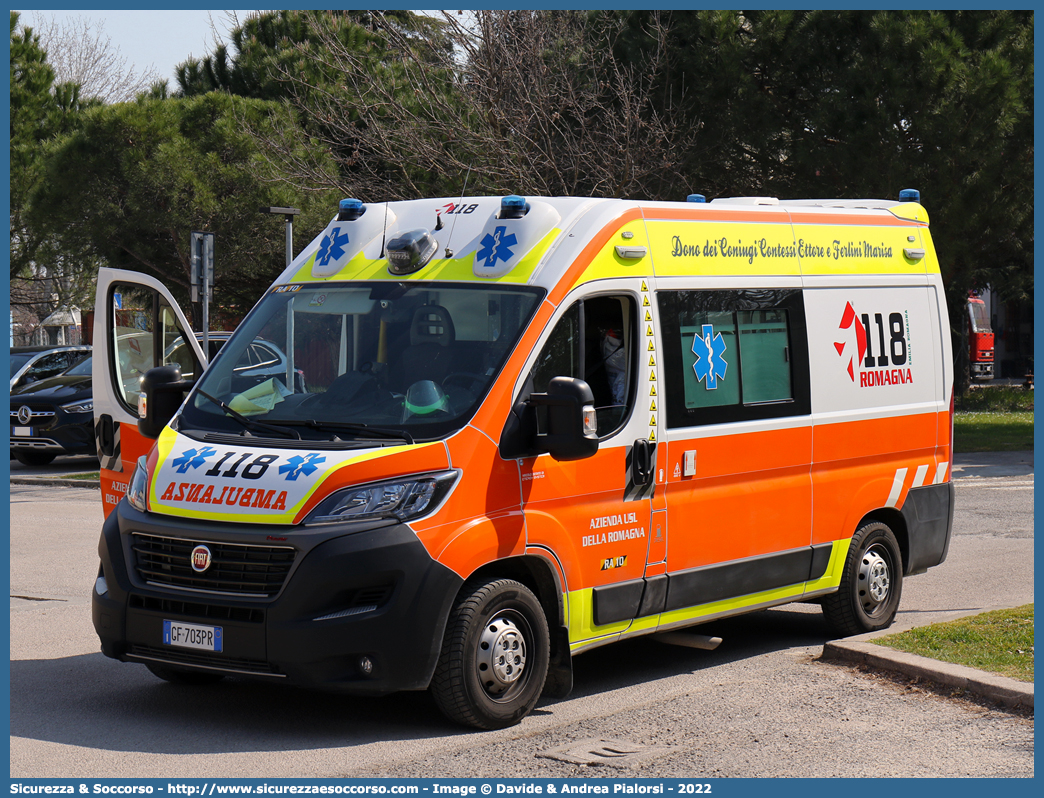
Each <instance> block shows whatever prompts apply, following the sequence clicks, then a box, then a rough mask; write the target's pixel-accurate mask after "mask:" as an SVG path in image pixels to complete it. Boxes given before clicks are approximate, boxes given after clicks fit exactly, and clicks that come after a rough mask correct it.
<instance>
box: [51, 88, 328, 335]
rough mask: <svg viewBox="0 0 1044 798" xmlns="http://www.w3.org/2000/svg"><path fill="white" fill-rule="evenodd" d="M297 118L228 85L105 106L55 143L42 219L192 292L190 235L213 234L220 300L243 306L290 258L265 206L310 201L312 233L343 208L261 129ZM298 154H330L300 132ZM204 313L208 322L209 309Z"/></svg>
mask: <svg viewBox="0 0 1044 798" xmlns="http://www.w3.org/2000/svg"><path fill="white" fill-rule="evenodd" d="M294 127H295V124H294V119H293V117H292V115H291V114H290V113H288V112H287V111H286V110H285V109H284V108H282V107H280V106H279V105H277V104H274V103H266V102H263V101H258V100H248V99H244V98H237V97H231V96H228V95H224V94H219V93H211V94H206V95H203V96H201V97H193V98H187V99H167V100H156V99H149V98H146V97H141V98H139V99H138V100H137V101H135V102H133V103H126V104H118V105H111V106H104V107H100V108H95V109H93V110H91V111H90V112H89V113H86V114H84V115H83V119H82V121H81V124H80V125H79V126H78V127H77V129H76V130H75V131H73V132H72V133H70V134H69V135H68V136H66V137H64V138H63V139H61V140H59V141H58V142H56V143H55V144H54V145H53V146H52V147H51V148H50V150H49V152H48V159H47V171H46V174H45V179H44V180H42V181H41V182H40V183H39V185H38V188H37V190H36V191H35V192H34V194H33V197H32V210H33V223H34V224H36V225H38V226H40V227H41V228H43V229H47V230H49V231H51V232H52V233H53V234H54V235H55V236H56V237H58V238H60V240H62V241H63V242H65V243H66V244H67V245H68V246H70V247H73V248H81V249H84V250H87V251H90V252H91V253H93V254H94V255H96V256H97V257H99V258H101V259H103V260H104V261H105V262H106V263H108V264H110V265H112V266H114V267H118V268H126V269H132V270H137V271H144V272H147V273H150V274H152V275H154V276H158V277H160V278H162V279H164V280H165V281H166V282H167V283H168V285H170V286H171V288H172V289H173V290H175V291H176V293H178V294H180V300H181V301H184V299H185V297H186V296H187V294H188V287H189V282H190V272H189V268H190V252H189V237H190V236H189V234H190V233H191V232H192V231H193V230H204V231H209V232H213V233H215V234H216V247H215V249H216V268H215V297H216V301H217V302H218V303H219V304H220V305H221V306H222V307H224V308H225V309H226V310H228V311H230V312H231V313H233V314H235V313H238V314H242V313H244V312H245V311H246V310H248V309H249V308H250V307H251V306H252V305H253V303H254V302H255V301H256V299H257V296H258V292H259V290H261V289H262V288H263V287H264V286H267V285H268V284H269V283H270V282H271V281H272V280H273V279H274V278H275V276H276V275H278V274H279V273H280V272H281V271H282V270H283V268H284V267H285V260H284V245H283V235H284V231H283V227H282V225H281V224H277V223H276V220H274V219H272V218H271V217H265V216H262V215H261V214H260V213H259V208H261V207H263V206H296V207H299V208H301V209H302V211H303V213H302V215H301V216H299V217H298V225H297V232H298V235H302V234H303V235H305V236H310V235H315V234H316V233H317V232H318V230H319V229H321V228H322V226H324V225H325V222H326V219H328V218H329V216H330V214H331V213H332V208H333V207H334V204H333V202H332V200H331V199H330V197H328V196H327V195H326V194H324V193H323V192H317V191H312V192H308V191H298V190H294V189H292V188H290V187H289V186H288V185H287V184H286V183H285V182H283V181H282V180H281V179H280V177H281V176H280V175H279V174H277V173H275V172H273V171H272V169H271V167H270V164H269V163H268V162H267V161H266V160H265V158H264V157H263V156H262V155H261V154H260V153H259V152H258V150H257V147H256V145H255V143H254V138H253V136H252V135H251V132H250V131H251V130H257V131H262V132H263V131H265V130H268V129H271V128H281V129H284V128H294ZM296 157H298V158H300V159H301V160H302V161H303V162H308V161H312V160H315V161H321V160H323V155H322V154H321V153H319V152H317V151H316V150H315V149H314V148H311V147H309V144H308V142H307V140H306V139H305V137H303V136H301V135H300V131H299V130H298V138H297V149H296ZM55 208H60V209H61V210H60V212H59V213H55V212H53V209H55ZM194 315H195V317H196V323H197V324H198V322H199V319H200V316H201V314H200V309H199V308H198V307H197V308H195V314H194Z"/></svg>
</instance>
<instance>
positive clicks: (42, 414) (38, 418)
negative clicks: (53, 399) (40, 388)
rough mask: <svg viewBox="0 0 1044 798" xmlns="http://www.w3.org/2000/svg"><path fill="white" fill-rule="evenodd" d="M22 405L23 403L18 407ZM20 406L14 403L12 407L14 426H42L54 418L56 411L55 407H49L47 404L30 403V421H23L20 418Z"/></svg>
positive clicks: (12, 422)
mask: <svg viewBox="0 0 1044 798" xmlns="http://www.w3.org/2000/svg"><path fill="white" fill-rule="evenodd" d="M21 406H22V405H19V406H18V407H21ZM18 407H14V406H13V405H12V407H11V424H12V426H26V425H32V426H34V427H40V426H43V425H45V424H48V423H50V422H51V421H53V420H54V415H55V412H54V408H53V407H47V406H46V405H44V406H40V405H28V407H29V410H30V414H29V421H27V422H24V423H23V422H21V421H19V420H18Z"/></svg>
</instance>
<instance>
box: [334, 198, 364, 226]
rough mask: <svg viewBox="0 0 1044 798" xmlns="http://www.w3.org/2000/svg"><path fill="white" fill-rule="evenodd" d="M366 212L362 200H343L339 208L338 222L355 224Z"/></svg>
mask: <svg viewBox="0 0 1044 798" xmlns="http://www.w3.org/2000/svg"><path fill="white" fill-rule="evenodd" d="M365 212H366V206H365V205H363V203H362V200H358V199H354V198H349V199H343V200H341V202H340V204H339V205H338V207H337V221H339V222H353V221H355V220H356V219H358V218H359V217H360V216H362V215H363V214H364V213H365Z"/></svg>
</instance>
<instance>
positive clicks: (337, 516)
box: [305, 471, 457, 524]
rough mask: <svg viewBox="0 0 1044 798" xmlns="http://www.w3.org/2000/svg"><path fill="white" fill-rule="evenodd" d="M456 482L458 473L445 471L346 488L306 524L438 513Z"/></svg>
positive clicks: (416, 516)
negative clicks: (434, 511) (436, 510)
mask: <svg viewBox="0 0 1044 798" xmlns="http://www.w3.org/2000/svg"><path fill="white" fill-rule="evenodd" d="M456 481H457V472H456V471H444V472H442V473H439V474H429V475H425V476H422V477H410V478H409V479H397V480H389V481H388V482H374V483H372V484H370V485H358V486H356V487H353V488H347V489H346V490H340V491H338V492H337V493H334V494H333V495H332V496H330V497H329V498H328V499H325V500H324V501H323V502H321V503H320V504H319V506H318V507H316V508H315V509H314V510H313V511H312V512H311V514H310V515H309V516H308V518H307V519H305V523H306V524H329V523H332V522H334V521H373V520H377V519H382V518H391V519H398V520H399V521H409V520H411V519H413V518H419V517H420V516H422V515H425V514H427V513H429V512H431V511H433V510H435V509H436V508H437V507H438V506H439V505H440V504H442V500H443V499H445V498H446V496H447V495H448V494H449V492H450V489H451V488H452V487H453V485H454V483H455V482H456Z"/></svg>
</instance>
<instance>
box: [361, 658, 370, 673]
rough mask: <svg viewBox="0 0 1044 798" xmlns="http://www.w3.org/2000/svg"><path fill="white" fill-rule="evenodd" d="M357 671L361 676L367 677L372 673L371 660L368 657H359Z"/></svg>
mask: <svg viewBox="0 0 1044 798" xmlns="http://www.w3.org/2000/svg"><path fill="white" fill-rule="evenodd" d="M359 670H360V671H362V674H363V676H369V675H370V674H371V673H373V660H372V659H370V658H369V657H359Z"/></svg>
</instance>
